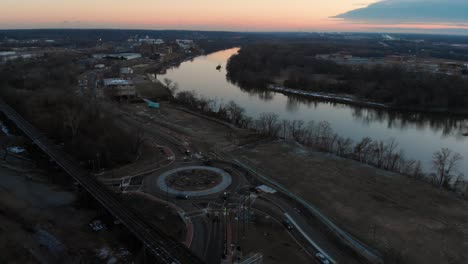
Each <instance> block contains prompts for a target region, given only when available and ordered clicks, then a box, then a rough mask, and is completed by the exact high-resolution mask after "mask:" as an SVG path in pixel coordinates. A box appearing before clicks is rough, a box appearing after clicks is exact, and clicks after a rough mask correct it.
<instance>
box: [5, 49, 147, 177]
mask: <svg viewBox="0 0 468 264" xmlns="http://www.w3.org/2000/svg"><path fill="white" fill-rule="evenodd" d="M76 59H77V58H76V57H74V55H72V54H55V55H50V56H49V57H46V58H44V59H41V60H34V61H21V60H19V61H15V62H14V63H13V62H12V63H7V64H5V65H3V66H2V67H0V87H1V90H0V96H1V97H2V98H3V99H4V100H5V101H6V102H7V103H8V104H10V105H11V106H12V107H14V108H15V109H16V110H17V111H18V112H19V113H20V114H21V115H23V116H24V117H25V118H26V119H27V120H28V121H30V122H31V123H32V124H33V125H34V126H36V127H37V128H38V129H39V130H41V131H42V132H44V134H46V135H47V136H48V137H49V138H51V139H52V140H53V141H54V142H56V143H57V145H60V146H61V147H63V149H64V150H65V151H66V152H68V153H69V154H71V155H72V156H74V157H75V158H76V159H77V160H79V161H81V162H82V163H83V165H84V166H87V167H88V168H94V170H95V171H97V170H98V169H99V168H112V167H116V166H120V165H122V164H126V163H128V162H131V161H133V160H134V159H135V157H136V152H138V151H139V150H138V146H136V145H135V144H136V143H135V142H136V141H135V139H134V137H135V136H134V135H132V134H131V133H130V132H127V131H124V130H122V129H121V128H119V126H118V125H117V124H116V123H115V122H116V120H117V119H116V117H115V116H114V115H113V114H112V113H111V112H109V111H107V110H106V109H105V108H104V107H103V104H101V103H99V102H97V101H96V100H93V99H91V97H87V96H86V94H82V93H80V91H79V89H78V87H77V83H78V81H77V77H78V76H79V75H80V73H81V71H80V69H79V68H77V67H76V66H75V65H77V64H76Z"/></svg>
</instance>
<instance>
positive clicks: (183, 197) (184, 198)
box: [176, 194, 189, 200]
mask: <svg viewBox="0 0 468 264" xmlns="http://www.w3.org/2000/svg"><path fill="white" fill-rule="evenodd" d="M188 198H189V197H188V195H184V194H179V195H177V196H176V199H179V200H188Z"/></svg>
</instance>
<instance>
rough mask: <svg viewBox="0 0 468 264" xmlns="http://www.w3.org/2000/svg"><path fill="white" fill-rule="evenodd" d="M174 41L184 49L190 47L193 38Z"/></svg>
mask: <svg viewBox="0 0 468 264" xmlns="http://www.w3.org/2000/svg"><path fill="white" fill-rule="evenodd" d="M176 42H177V45H179V47H180V48H182V49H184V50H187V49H190V48H192V47H193V45H194V43H193V40H191V39H177V40H176Z"/></svg>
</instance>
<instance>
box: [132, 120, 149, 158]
mask: <svg viewBox="0 0 468 264" xmlns="http://www.w3.org/2000/svg"><path fill="white" fill-rule="evenodd" d="M145 141H146V138H145V132H144V131H143V127H141V126H140V127H138V129H137V130H136V132H135V134H134V139H133V144H132V152H133V154H135V155H138V154H139V152H140V150H141V147H142V146H143V143H145Z"/></svg>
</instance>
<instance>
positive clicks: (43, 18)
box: [0, 0, 468, 31]
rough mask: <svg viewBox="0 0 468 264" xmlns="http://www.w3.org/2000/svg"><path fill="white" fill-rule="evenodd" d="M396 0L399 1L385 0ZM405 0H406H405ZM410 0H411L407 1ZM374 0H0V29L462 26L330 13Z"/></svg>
mask: <svg viewBox="0 0 468 264" xmlns="http://www.w3.org/2000/svg"><path fill="white" fill-rule="evenodd" d="M386 1H402V0H386ZM407 1H410V0H407ZM413 1H414V0H413ZM376 2H379V1H378V0H326V1H324V0H287V1H280V0H236V1H231V0H227V1H226V0H224V1H223V0H167V1H163V0H80V1H72V0H0V3H1V8H0V28H2V29H17V28H128V29H131V28H139V29H199V30H234V31H376V30H384V29H386V28H389V29H390V28H400V29H428V28H429V29H445V28H448V29H450V28H462V29H468V26H466V25H465V24H460V23H457V24H453V23H443V21H442V22H441V21H437V22H434V23H432V22H430V21H429V22H428V21H424V22H420V23H418V22H417V21H416V22H412V23H407V22H405V23H398V21H384V22H381V23H379V22H375V21H374V22H372V23H369V22H366V21H359V20H352V21H351V20H346V19H337V18H330V17H333V16H336V15H339V14H342V13H346V12H348V11H350V10H354V9H358V8H365V7H367V6H368V5H370V4H372V3H376Z"/></svg>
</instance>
